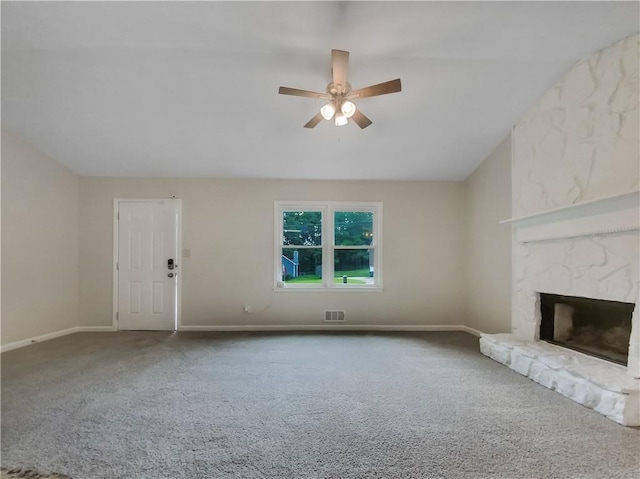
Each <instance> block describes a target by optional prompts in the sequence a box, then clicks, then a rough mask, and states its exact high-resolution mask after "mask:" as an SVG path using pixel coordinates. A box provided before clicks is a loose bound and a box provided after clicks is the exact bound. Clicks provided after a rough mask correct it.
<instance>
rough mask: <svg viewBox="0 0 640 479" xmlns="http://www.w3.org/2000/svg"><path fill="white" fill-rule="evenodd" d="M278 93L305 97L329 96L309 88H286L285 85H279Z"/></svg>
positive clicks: (326, 97) (325, 97) (324, 97)
mask: <svg viewBox="0 0 640 479" xmlns="http://www.w3.org/2000/svg"><path fill="white" fill-rule="evenodd" d="M278 93H280V94H281V95H293V96H304V97H307V98H323V99H328V98H329V95H327V94H326V93H318V92H315V91H309V90H298V89H297V88H288V87H286V86H281V87H280V89H279V90H278Z"/></svg>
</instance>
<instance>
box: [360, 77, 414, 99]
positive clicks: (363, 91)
mask: <svg viewBox="0 0 640 479" xmlns="http://www.w3.org/2000/svg"><path fill="white" fill-rule="evenodd" d="M401 89H402V85H401V84H400V78H397V79H395V80H391V81H386V82H384V83H378V84H377V85H371V86H368V87H365V88H360V89H358V90H353V91H352V92H351V93H349V95H348V98H367V97H370V96H378V95H386V94H388V93H397V92H399V91H401Z"/></svg>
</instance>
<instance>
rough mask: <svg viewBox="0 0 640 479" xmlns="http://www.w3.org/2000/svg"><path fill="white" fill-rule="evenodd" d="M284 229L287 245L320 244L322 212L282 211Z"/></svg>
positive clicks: (284, 238) (283, 236)
mask: <svg viewBox="0 0 640 479" xmlns="http://www.w3.org/2000/svg"><path fill="white" fill-rule="evenodd" d="M282 231H283V235H282V241H283V244H285V245H302V246H320V245H321V244H322V212H320V211H285V212H283V213H282Z"/></svg>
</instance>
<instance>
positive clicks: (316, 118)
mask: <svg viewBox="0 0 640 479" xmlns="http://www.w3.org/2000/svg"><path fill="white" fill-rule="evenodd" d="M321 120H322V113H318V114H317V115H316V116H314V117H313V118H311V120H309V121H308V122H307V123H306V124H305V125H304V127H305V128H315V126H316V125H317V124H318V123H320V121H321Z"/></svg>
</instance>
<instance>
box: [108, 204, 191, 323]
mask: <svg viewBox="0 0 640 479" xmlns="http://www.w3.org/2000/svg"><path fill="white" fill-rule="evenodd" d="M178 215H179V205H178V202H177V201H175V200H157V201H130V202H129V201H119V202H118V256H117V265H116V268H117V273H118V309H117V318H118V329H127V330H132V329H133V330H162V331H173V330H175V329H176V322H177V287H178V276H177V275H178V269H177V268H178V264H177V259H178V256H177V254H178V231H179V229H178V221H179V216H178Z"/></svg>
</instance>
